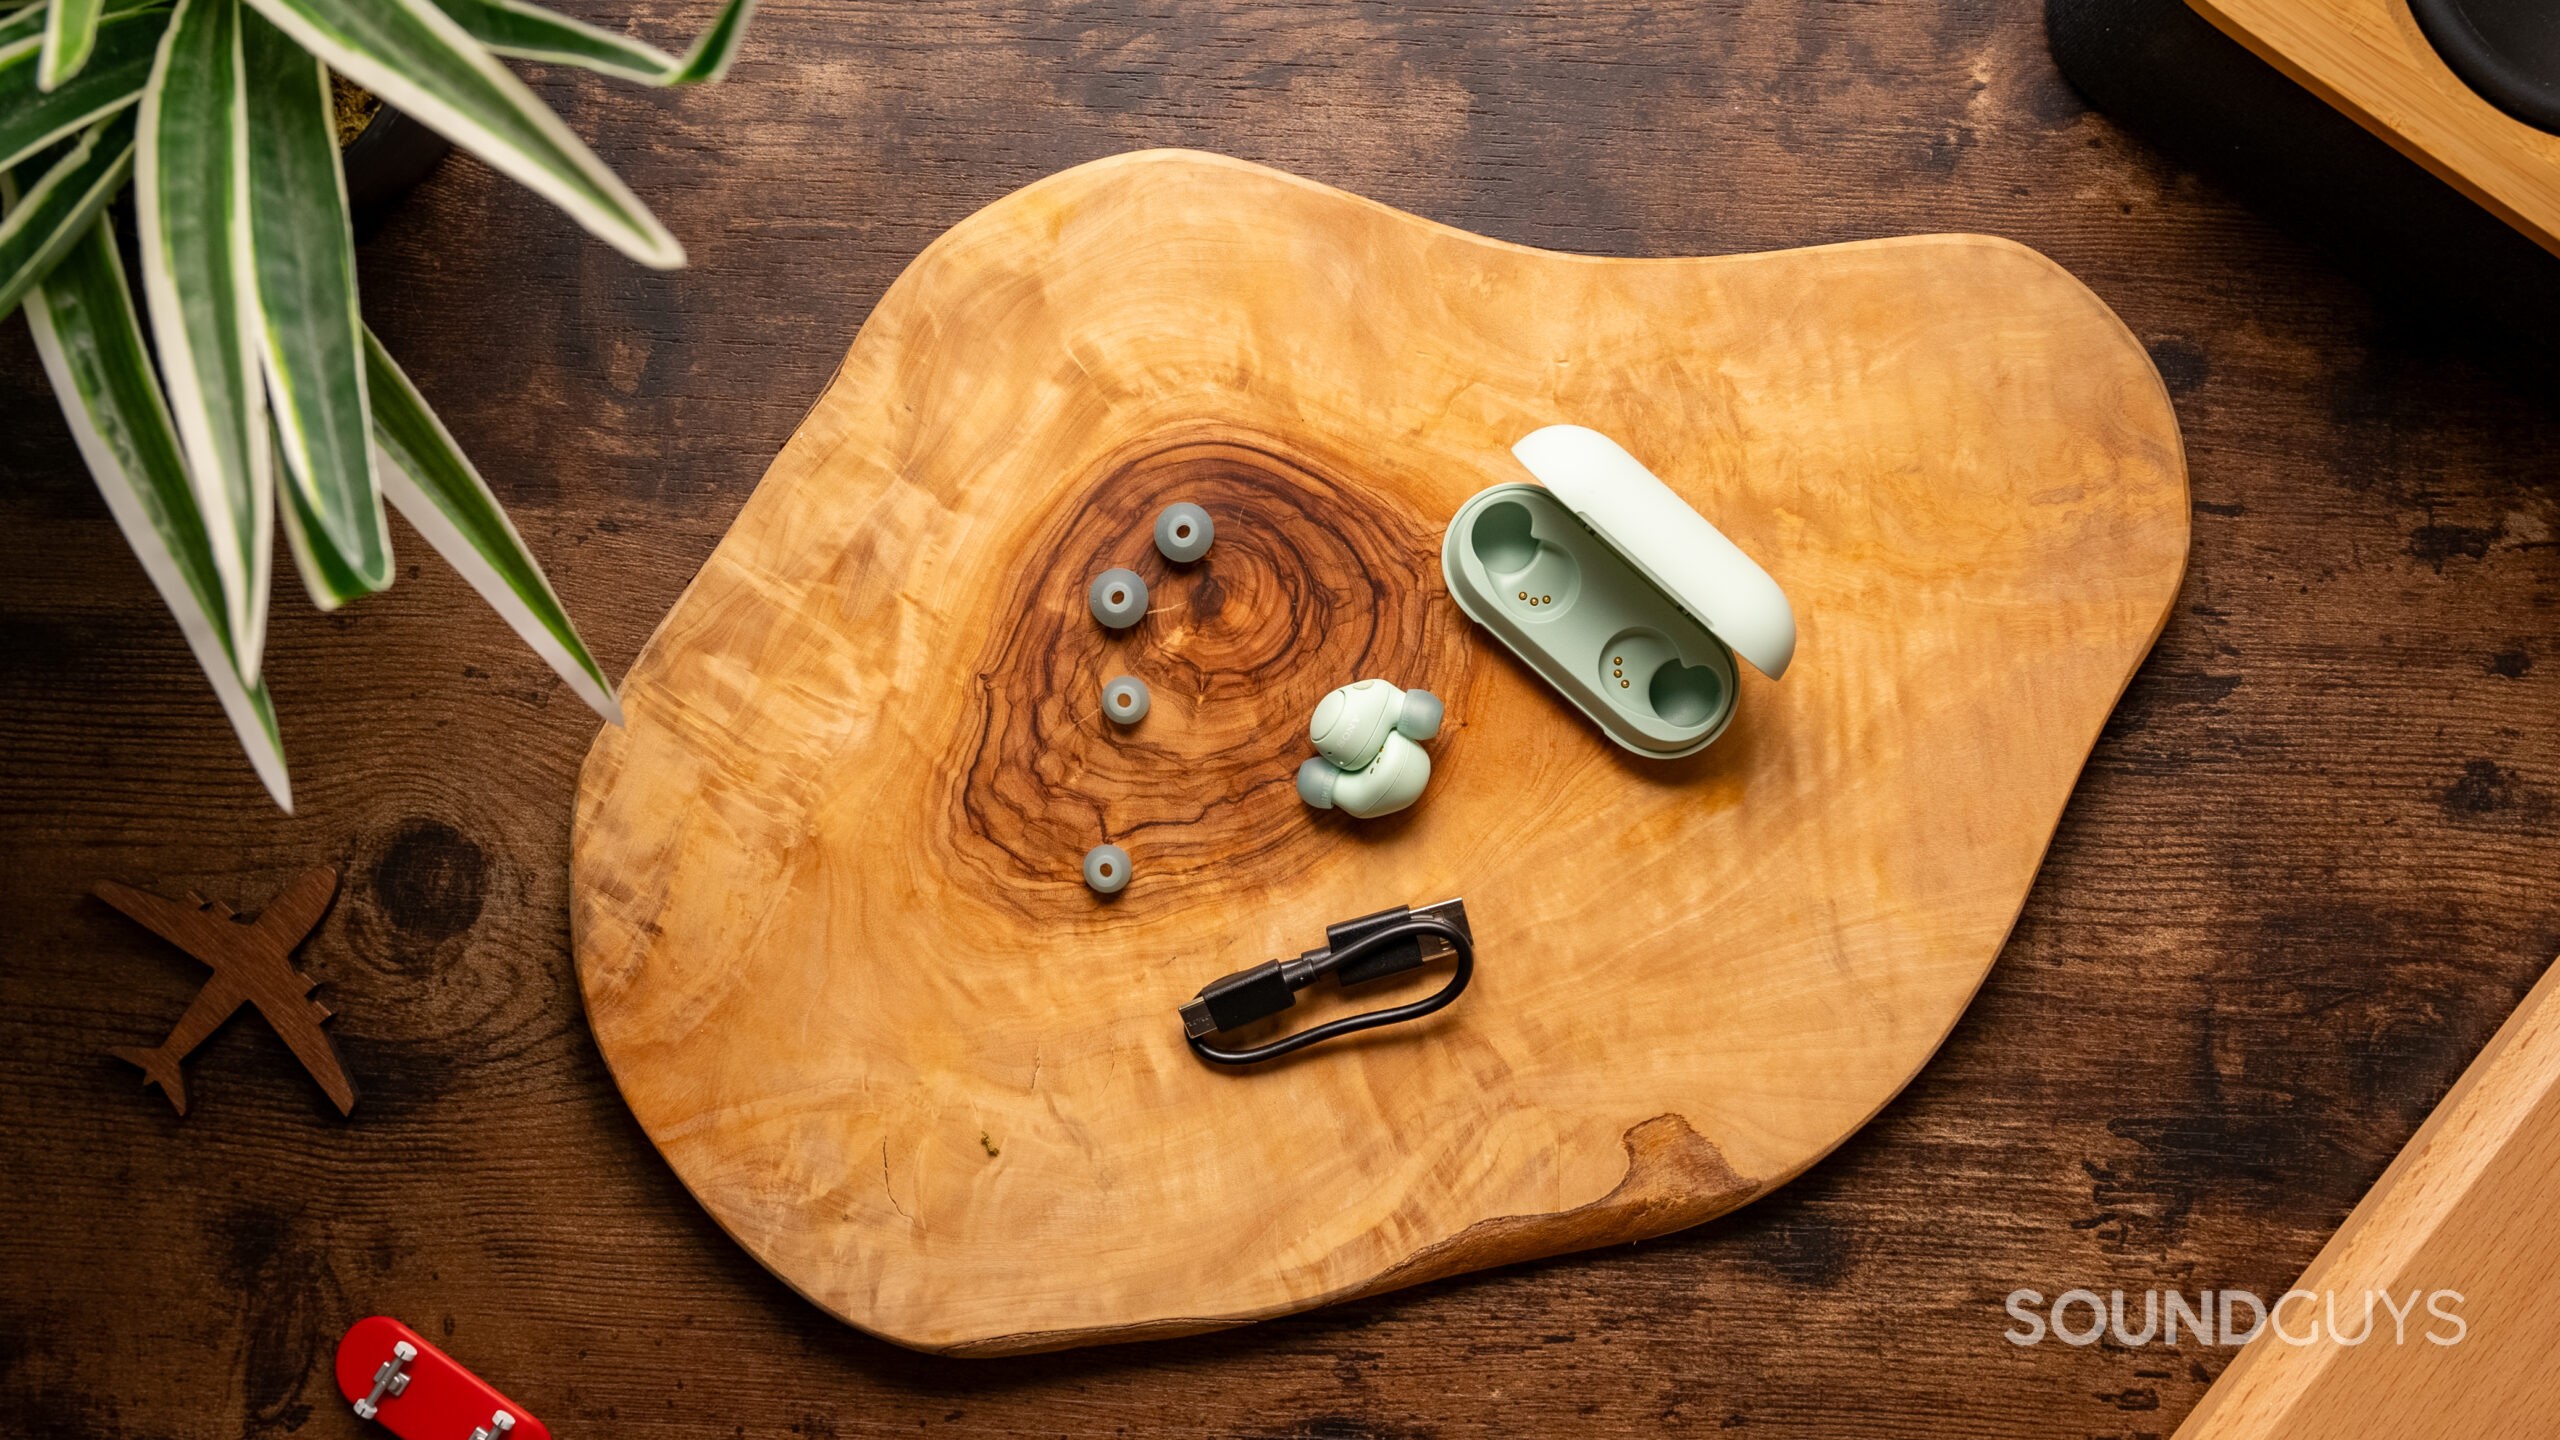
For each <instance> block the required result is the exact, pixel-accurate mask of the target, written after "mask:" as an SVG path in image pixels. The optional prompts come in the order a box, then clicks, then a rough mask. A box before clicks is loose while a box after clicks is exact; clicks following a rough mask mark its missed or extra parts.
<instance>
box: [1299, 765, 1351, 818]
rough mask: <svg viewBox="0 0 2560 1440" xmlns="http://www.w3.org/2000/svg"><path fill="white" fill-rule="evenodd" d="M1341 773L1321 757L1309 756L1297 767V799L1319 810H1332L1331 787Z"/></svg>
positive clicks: (1339, 777) (1340, 776)
mask: <svg viewBox="0 0 2560 1440" xmlns="http://www.w3.org/2000/svg"><path fill="white" fill-rule="evenodd" d="M1341 778H1342V772H1341V771H1340V770H1337V769H1335V768H1334V765H1333V762H1332V761H1330V760H1327V759H1325V758H1324V757H1323V756H1321V755H1310V756H1308V757H1307V762H1306V763H1305V764H1303V765H1301V766H1299V767H1298V798H1299V799H1301V800H1304V801H1306V802H1307V803H1308V804H1310V805H1313V806H1314V807H1316V808H1317V809H1319V810H1330V809H1332V808H1333V785H1334V782H1335V781H1337V780H1340V779H1341Z"/></svg>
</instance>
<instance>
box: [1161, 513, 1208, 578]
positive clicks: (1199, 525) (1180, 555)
mask: <svg viewBox="0 0 2560 1440" xmlns="http://www.w3.org/2000/svg"><path fill="white" fill-rule="evenodd" d="M1217 533H1218V527H1216V526H1215V525H1212V524H1210V523H1209V512H1208V511H1206V510H1203V509H1201V508H1200V507H1199V506H1197V505H1194V504H1192V503H1191V502H1190V501H1188V500H1184V501H1179V502H1177V503H1175V504H1172V505H1167V506H1166V507H1164V513H1163V514H1161V515H1158V516H1157V517H1156V549H1157V550H1158V551H1159V552H1161V553H1162V554H1163V555H1164V558H1166V559H1167V560H1170V561H1172V562H1174V563H1175V564H1177V565H1187V564H1190V563H1191V562H1192V561H1194V560H1197V559H1199V558H1200V557H1201V556H1203V555H1206V554H1208V553H1209V542H1210V541H1211V540H1212V539H1214V538H1216V536H1217Z"/></svg>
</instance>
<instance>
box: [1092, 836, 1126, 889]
mask: <svg viewBox="0 0 2560 1440" xmlns="http://www.w3.org/2000/svg"><path fill="white" fill-rule="evenodd" d="M1084 883H1086V884H1087V885H1090V886H1092V887H1093V889H1094V892H1095V893H1096V894H1100V895H1117V894H1119V893H1120V892H1121V891H1122V890H1125V889H1127V888H1128V885H1129V852H1128V851H1126V850H1123V849H1121V848H1120V847H1119V846H1117V845H1096V846H1094V847H1093V848H1092V849H1090V850H1087V851H1086V852H1084Z"/></svg>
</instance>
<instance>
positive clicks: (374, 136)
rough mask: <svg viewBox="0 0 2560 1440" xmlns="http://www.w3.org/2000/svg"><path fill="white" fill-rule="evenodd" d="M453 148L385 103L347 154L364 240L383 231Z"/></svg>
mask: <svg viewBox="0 0 2560 1440" xmlns="http://www.w3.org/2000/svg"><path fill="white" fill-rule="evenodd" d="M452 148H453V142H452V141H449V140H447V139H445V138H444V137H443V136H442V135H439V134H437V133H436V132H435V131H433V130H430V129H428V128H427V127H426V126H424V125H422V124H420V123H418V122H417V121H416V120H413V119H411V118H409V117H408V116H406V115H403V114H401V113H400V112H399V111H397V110H394V109H392V108H391V107H390V106H388V105H385V106H383V107H382V108H380V109H378V110H376V111H374V112H373V119H372V120H371V121H370V122H368V123H367V124H366V125H365V127H364V130H363V131H362V132H361V133H359V134H358V135H357V136H356V138H354V139H353V140H350V141H348V142H347V148H346V149H345V150H344V151H343V152H341V153H342V160H343V163H344V164H345V166H346V171H347V208H348V210H349V211H350V212H352V218H353V220H354V221H355V229H356V235H357V237H358V238H362V237H365V236H368V235H371V234H372V233H373V232H374V231H375V230H376V229H378V228H380V227H381V224H382V222H383V220H384V218H385V217H387V216H389V215H390V213H391V212H392V211H393V210H394V209H395V208H397V207H398V206H399V204H400V201H401V200H402V199H403V198H405V197H406V196H407V195H408V193H409V192H410V191H411V190H414V189H416V188H417V187H418V182H420V181H422V180H424V179H426V178H427V174H428V172H429V171H432V170H434V169H435V168H436V163H437V162H438V161H441V160H442V159H444V157H445V153H446V152H447V151H449V150H451V149H452Z"/></svg>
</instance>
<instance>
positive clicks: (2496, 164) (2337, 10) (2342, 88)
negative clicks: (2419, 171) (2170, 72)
mask: <svg viewBox="0 0 2560 1440" xmlns="http://www.w3.org/2000/svg"><path fill="white" fill-rule="evenodd" d="M2187 3H2188V4H2190V5H2191V6H2193V7H2194V8H2195V11H2196V13H2197V14H2199V15H2202V16H2204V17H2205V18H2206V19H2207V20H2210V21H2212V22H2213V23H2214V24H2215V25H2216V26H2218V27H2219V28H2220V29H2221V30H2222V31H2223V33H2225V34H2227V35H2229V36H2231V38H2233V39H2235V40H2237V41H2239V42H2240V43H2241V44H2243V45H2246V46H2248V47H2249V48H2250V49H2251V50H2254V51H2256V52H2257V53H2258V55H2259V57H2260V58H2262V59H2264V60H2265V61H2266V62H2267V63H2268V64H2270V65H2273V66H2275V67H2276V68H2277V69H2279V70H2282V71H2283V72H2284V73H2285V74H2287V75H2290V76H2292V77H2293V78H2294V80H2295V81H2296V82H2298V83H2300V84H2302V85H2304V86H2307V87H2309V88H2310V90H2311V92H2312V93H2313V94H2315V95H2318V96H2319V97H2320V98H2321V99H2323V100H2326V101H2328V102H2329V103H2330V104H2332V105H2335V106H2336V107H2338V109H2339V110H2340V111H2342V112H2344V113H2345V114H2346V115H2347V116H2348V118H2350V119H2352V120H2354V121H2355V122H2356V123H2357V124H2359V125H2362V126H2363V127H2364V128H2366V129H2367V130H2370V131H2372V132H2373V133H2374V134H2376V135H2379V136H2381V137H2382V138H2383V139H2384V140H2385V141H2387V142H2389V143H2390V145H2391V147H2392V148H2393V149H2395V150H2398V151H2399V152H2400V153H2401V154H2403V155H2406V156H2408V157H2409V158H2410V159H2412V160H2415V161H2417V162H2418V163H2419V164H2421V165H2424V166H2426V167H2427V168H2428V169H2429V170H2432V171H2434V172H2435V173H2436V175H2438V176H2439V177H2441V178H2442V179H2443V180H2444V181H2445V183H2446V184H2449V185H2451V186H2453V187H2454V188H2455V189H2457V190H2459V191H2461V192H2462V193H2463V194H2465V195H2468V196H2470V197H2471V198H2472V199H2474V200H2476V201H2478V202H2480V203H2481V204H2482V205H2485V206H2487V207H2488V208H2489V210H2490V212H2491V213H2493V214H2495V215H2497V216H2498V217H2499V218H2500V219H2502V220H2505V221H2506V222H2507V223H2508V224H2510V225H2513V226H2514V227H2516V228H2517V229H2518V230H2521V231H2523V232H2524V233H2525V234H2526V235H2529V236H2531V237H2532V238H2533V239H2534V240H2535V241H2536V242H2537V243H2539V244H2540V245H2542V247H2543V248H2545V249H2547V250H2550V251H2552V252H2553V253H2555V254H2560V135H2554V134H2552V133H2551V132H2549V131H2547V130H2541V129H2537V128H2535V127H2534V126H2531V125H2528V124H2526V123H2525V122H2523V121H2521V120H2518V119H2517V118H2515V117H2514V116H2512V115H2509V114H2507V113H2506V112H2505V111H2503V110H2500V109H2499V108H2498V107H2497V106H2495V105H2492V104H2490V103H2489V102H2488V101H2486V100H2484V99H2482V98H2480V96H2479V95H2478V94H2477V93H2476V92H2474V91H2473V90H2472V88H2471V87H2470V86H2468V85H2466V84H2464V83H2463V82H2462V78H2461V77H2460V76H2458V75H2456V74H2454V73H2453V70H2452V69H2451V67H2449V66H2447V65H2446V64H2445V63H2444V58H2443V57H2442V56H2440V55H2438V54H2436V51H2435V46H2434V45H2432V44H2430V43H2429V42H2428V40H2427V36H2426V32H2425V31H2423V30H2421V29H2419V28H2418V22H2417V19H2416V17H2415V16H2413V15H2411V14H2410V13H2409V7H2408V6H2407V5H2406V4H2404V3H2401V0H2187Z"/></svg>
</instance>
